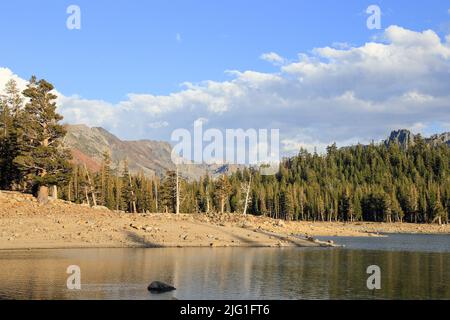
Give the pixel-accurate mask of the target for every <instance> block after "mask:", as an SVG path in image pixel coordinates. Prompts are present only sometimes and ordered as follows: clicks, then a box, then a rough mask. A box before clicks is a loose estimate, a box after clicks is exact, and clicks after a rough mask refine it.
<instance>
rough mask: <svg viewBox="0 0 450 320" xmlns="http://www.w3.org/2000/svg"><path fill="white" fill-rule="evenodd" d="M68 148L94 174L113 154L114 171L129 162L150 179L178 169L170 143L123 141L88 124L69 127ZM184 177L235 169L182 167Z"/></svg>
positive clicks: (66, 142)
mask: <svg viewBox="0 0 450 320" xmlns="http://www.w3.org/2000/svg"><path fill="white" fill-rule="evenodd" d="M66 129H67V135H66V137H65V140H64V143H65V145H66V146H67V147H68V148H70V149H71V151H72V155H73V159H74V162H75V163H79V164H86V165H87V166H88V167H89V169H91V170H93V171H98V170H100V167H101V162H102V155H103V153H104V152H105V151H108V152H109V153H110V154H111V158H112V162H113V165H112V166H113V169H119V170H121V169H122V166H123V161H124V160H125V159H127V161H128V166H129V169H130V172H133V173H138V172H143V173H144V174H145V175H146V176H155V175H156V176H163V175H164V174H165V173H166V171H168V170H174V169H175V165H174V164H173V162H172V160H171V153H172V146H171V145H170V144H169V143H167V142H162V141H152V140H139V141H122V140H120V139H119V138H118V137H116V136H115V135H113V134H111V133H110V132H108V131H107V130H105V129H103V128H90V127H88V126H86V125H67V126H66ZM179 170H180V172H181V174H182V175H183V176H184V177H186V178H187V179H198V178H199V177H201V176H204V175H205V174H210V175H212V176H215V175H219V174H222V173H229V172H234V171H235V168H234V167H233V166H228V165H224V166H218V165H216V166H207V165H181V166H179Z"/></svg>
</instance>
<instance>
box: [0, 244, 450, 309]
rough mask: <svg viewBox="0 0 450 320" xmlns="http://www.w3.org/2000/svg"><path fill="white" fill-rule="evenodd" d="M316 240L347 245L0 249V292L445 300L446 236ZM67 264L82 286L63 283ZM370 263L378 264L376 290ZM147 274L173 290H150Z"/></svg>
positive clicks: (449, 269)
mask: <svg viewBox="0 0 450 320" xmlns="http://www.w3.org/2000/svg"><path fill="white" fill-rule="evenodd" d="M321 239H326V240H327V239H333V240H334V241H335V242H336V243H341V244H345V245H346V248H343V249H341V248H337V249H316V248H283V249H275V248H267V249H266V248H255V249H249V248H227V249H222V248H205V249H192V248H186V249H164V248H163V249H83V250H74V249H71V250H32V251H0V298H2V299H173V298H177V299H205V300H210V299H450V236H437V235H436V236H434V235H391V236H389V237H388V238H321ZM69 265H78V266H80V268H81V283H82V288H81V290H78V291H73V290H68V289H67V287H66V280H67V277H68V276H69V275H68V274H66V269H67V267H68V266H69ZM370 265H378V266H379V267H380V268H381V272H382V273H381V286H382V289H381V290H378V291H375V292H374V291H370V290H368V289H367V286H366V280H367V278H368V276H369V275H367V274H366V269H367V267H368V266H370ZM153 280H161V281H165V282H168V283H170V284H174V285H175V287H177V290H176V291H174V292H171V293H167V294H162V295H155V294H151V293H149V292H148V291H147V285H148V284H149V283H150V282H151V281H153Z"/></svg>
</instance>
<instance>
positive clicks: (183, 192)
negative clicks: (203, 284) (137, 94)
mask: <svg viewBox="0 0 450 320" xmlns="http://www.w3.org/2000/svg"><path fill="white" fill-rule="evenodd" d="M52 91H53V86H52V85H51V84H50V83H48V82H46V81H45V80H39V81H38V80H37V79H36V78H35V77H32V78H31V80H30V82H29V84H28V85H27V88H26V89H25V90H24V91H23V92H19V90H18V89H17V84H16V83H15V82H14V81H9V82H8V83H7V85H6V87H5V95H3V96H2V97H1V99H0V143H1V144H0V188H1V189H9V190H18V191H22V192H33V193H35V194H37V195H38V198H39V199H40V201H42V202H46V201H47V195H48V192H49V187H50V186H55V187H54V188H51V190H53V192H52V193H53V194H54V195H55V194H58V195H59V197H61V198H63V199H65V200H68V201H72V202H75V203H80V204H81V203H85V204H88V205H91V206H105V207H108V208H109V209H112V210H120V211H124V212H130V213H160V212H168V213H180V212H183V213H211V212H219V213H224V212H231V213H239V214H252V215H261V216H268V217H272V218H276V219H286V220H302V221H349V222H352V221H377V222H381V221H384V222H415V223H448V220H449V212H450V178H449V175H448V173H449V167H450V166H449V163H450V147H449V146H448V145H446V144H436V145H433V144H430V143H427V142H426V141H425V140H424V139H423V138H422V137H421V136H416V137H415V139H414V143H413V144H412V145H410V146H404V145H399V144H397V143H392V144H389V145H385V144H371V145H367V146H365V145H357V146H352V147H346V148H337V147H336V145H332V146H329V147H328V148H327V150H326V153H325V154H317V153H316V152H314V153H309V152H308V151H306V150H303V149H302V150H300V151H299V153H298V155H297V156H294V157H291V158H287V159H284V160H283V161H282V162H281V163H280V170H279V172H278V173H277V174H276V175H273V176H263V175H261V174H260V173H259V171H258V170H256V169H254V168H245V169H243V170H239V171H237V172H235V173H233V174H230V175H221V176H220V177H218V178H212V177H210V176H204V177H201V178H200V179H198V180H197V181H188V180H186V179H184V178H183V177H182V175H181V174H180V173H179V172H178V170H173V171H168V172H167V173H166V174H165V175H164V176H163V177H148V176H146V175H145V174H144V172H139V173H137V174H132V173H130V171H129V169H128V164H127V161H126V159H123V161H122V162H121V163H120V165H119V166H117V165H116V164H113V163H112V160H111V156H110V154H109V153H108V152H105V153H104V154H103V159H102V163H101V169H100V170H99V171H98V172H91V171H90V170H89V169H88V168H87V167H86V166H85V165H79V164H73V163H71V162H70V159H71V157H70V152H69V151H68V150H67V149H65V148H64V146H63V143H62V141H63V138H64V136H65V134H66V132H65V129H64V127H63V126H62V125H61V124H60V122H61V120H62V117H61V116H60V115H59V114H58V113H57V112H56V103H55V100H56V96H55V95H54V94H53V93H52ZM56 186H57V189H56Z"/></svg>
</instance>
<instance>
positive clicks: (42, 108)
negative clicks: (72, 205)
mask: <svg viewBox="0 0 450 320" xmlns="http://www.w3.org/2000/svg"><path fill="white" fill-rule="evenodd" d="M52 91H53V86H52V85H51V84H50V83H48V82H47V81H45V80H39V81H37V80H36V78H35V77H34V76H33V77H32V78H31V80H30V83H29V84H28V85H27V88H26V89H25V90H24V92H23V95H24V96H25V97H26V98H28V99H29V102H28V103H27V104H26V105H25V109H24V112H23V113H22V120H21V124H22V128H21V129H22V133H21V137H20V139H21V140H22V141H23V146H22V147H23V149H22V150H21V152H20V155H18V156H17V157H16V158H15V160H14V162H15V163H16V164H17V165H18V166H19V168H20V170H21V174H22V177H24V178H25V179H26V182H31V183H33V184H34V186H36V188H37V189H38V200H39V201H40V202H41V203H46V202H48V186H49V185H58V184H63V183H66V182H67V180H68V177H69V174H70V170H71V166H70V164H69V160H70V153H69V152H68V150H66V149H64V148H63V146H62V144H61V142H62V139H63V138H64V136H65V134H66V130H65V129H64V127H63V126H62V125H61V124H60V123H59V122H60V121H61V120H62V119H63V117H62V116H61V115H59V114H58V113H57V112H56V103H55V100H56V98H57V97H56V95H55V94H53V93H52Z"/></svg>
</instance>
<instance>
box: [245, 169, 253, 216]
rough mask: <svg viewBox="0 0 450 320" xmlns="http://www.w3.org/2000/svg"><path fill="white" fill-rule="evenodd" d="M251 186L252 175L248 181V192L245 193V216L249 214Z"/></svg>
mask: <svg viewBox="0 0 450 320" xmlns="http://www.w3.org/2000/svg"><path fill="white" fill-rule="evenodd" d="M251 186H252V176H251V175H250V179H249V181H248V186H247V193H246V195H245V205H244V216H245V215H246V214H247V208H248V200H249V196H250V189H251Z"/></svg>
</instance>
